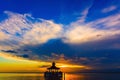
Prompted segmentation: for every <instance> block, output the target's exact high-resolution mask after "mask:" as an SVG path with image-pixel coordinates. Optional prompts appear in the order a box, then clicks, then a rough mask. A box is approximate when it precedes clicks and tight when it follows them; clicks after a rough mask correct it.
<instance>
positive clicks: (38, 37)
mask: <svg viewBox="0 0 120 80" xmlns="http://www.w3.org/2000/svg"><path fill="white" fill-rule="evenodd" d="M0 37H1V38H0V65H2V68H1V69H0V71H1V72H7V71H8V72H9V71H10V72H12V71H13V72H15V71H21V72H22V71H24V70H26V71H42V70H43V68H46V67H48V66H50V63H51V62H52V61H56V62H57V63H58V66H59V67H61V68H66V69H69V70H66V71H73V70H74V71H76V70H77V71H81V70H87V69H88V70H89V69H90V70H107V69H112V70H114V69H120V64H119V63H120V58H119V57H120V0H24V1H21V0H0ZM71 65H73V66H71ZM20 66H21V67H20ZM8 67H11V68H9V69H8ZM26 67H27V69H28V70H27V69H26ZM71 68H74V69H71Z"/></svg>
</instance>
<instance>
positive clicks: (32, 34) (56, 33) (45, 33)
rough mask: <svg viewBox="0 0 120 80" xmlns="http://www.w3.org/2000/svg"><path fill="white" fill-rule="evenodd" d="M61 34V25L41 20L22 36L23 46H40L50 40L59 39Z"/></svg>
mask: <svg viewBox="0 0 120 80" xmlns="http://www.w3.org/2000/svg"><path fill="white" fill-rule="evenodd" d="M61 32H62V25H59V24H55V23H54V22H53V21H50V20H42V22H41V23H40V22H37V23H34V24H33V29H31V30H30V31H28V32H26V34H25V35H24V36H23V37H24V40H23V43H25V44H41V43H45V42H47V41H48V40H50V39H56V38H59V37H60V36H61V35H60V34H61Z"/></svg>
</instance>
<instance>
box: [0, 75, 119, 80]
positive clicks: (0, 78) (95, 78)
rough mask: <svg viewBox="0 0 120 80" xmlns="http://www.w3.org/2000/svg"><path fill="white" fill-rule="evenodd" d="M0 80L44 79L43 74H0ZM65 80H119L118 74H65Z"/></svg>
mask: <svg viewBox="0 0 120 80" xmlns="http://www.w3.org/2000/svg"><path fill="white" fill-rule="evenodd" d="M0 80H45V79H44V74H43V73H0ZM63 80H64V79H63ZM65 80H120V73H65Z"/></svg>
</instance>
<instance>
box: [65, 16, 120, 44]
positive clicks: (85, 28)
mask: <svg viewBox="0 0 120 80" xmlns="http://www.w3.org/2000/svg"><path fill="white" fill-rule="evenodd" d="M119 19H120V14H116V15H111V16H108V17H105V18H102V19H98V20H95V21H92V22H88V23H82V24H81V23H79V22H77V21H76V22H73V23H71V24H70V25H68V26H69V28H68V30H67V31H66V32H65V35H64V36H65V37H64V38H63V41H64V42H65V43H71V44H82V43H87V42H91V41H101V40H109V39H111V38H114V37H118V36H119V35H120V29H119V28H120V26H119V25H120V22H119Z"/></svg>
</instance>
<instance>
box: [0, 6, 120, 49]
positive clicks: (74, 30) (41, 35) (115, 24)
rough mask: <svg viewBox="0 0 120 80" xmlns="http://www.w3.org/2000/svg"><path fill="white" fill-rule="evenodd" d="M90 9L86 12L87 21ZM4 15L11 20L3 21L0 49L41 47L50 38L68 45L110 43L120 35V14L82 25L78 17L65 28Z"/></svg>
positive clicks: (51, 23)
mask: <svg viewBox="0 0 120 80" xmlns="http://www.w3.org/2000/svg"><path fill="white" fill-rule="evenodd" d="M91 6H92V5H91ZM91 6H90V7H89V8H91ZM89 8H87V9H86V10H85V11H83V13H82V14H83V17H84V18H86V17H85V16H86V15H87V14H88V10H89ZM4 13H5V14H7V15H8V18H6V19H5V20H4V21H2V22H0V37H2V38H1V39H0V49H1V50H9V49H11V50H14V49H19V48H21V47H23V46H26V45H28V46H29V45H31V46H33V45H41V44H44V43H47V42H48V41H49V40H51V39H62V41H63V42H64V43H67V44H83V43H88V42H91V41H92V42H94V41H102V40H109V39H111V38H115V37H118V36H119V35H120V26H119V25H120V22H119V19H120V14H114V15H111V16H108V17H104V18H101V19H98V20H95V21H91V22H85V21H84V20H83V21H82V22H81V21H80V20H81V19H83V18H79V19H78V20H77V21H75V22H71V24H68V25H64V24H57V23H55V22H54V21H52V20H44V19H40V18H34V17H32V15H30V14H28V13H27V14H18V13H13V12H9V11H5V12H4Z"/></svg>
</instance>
